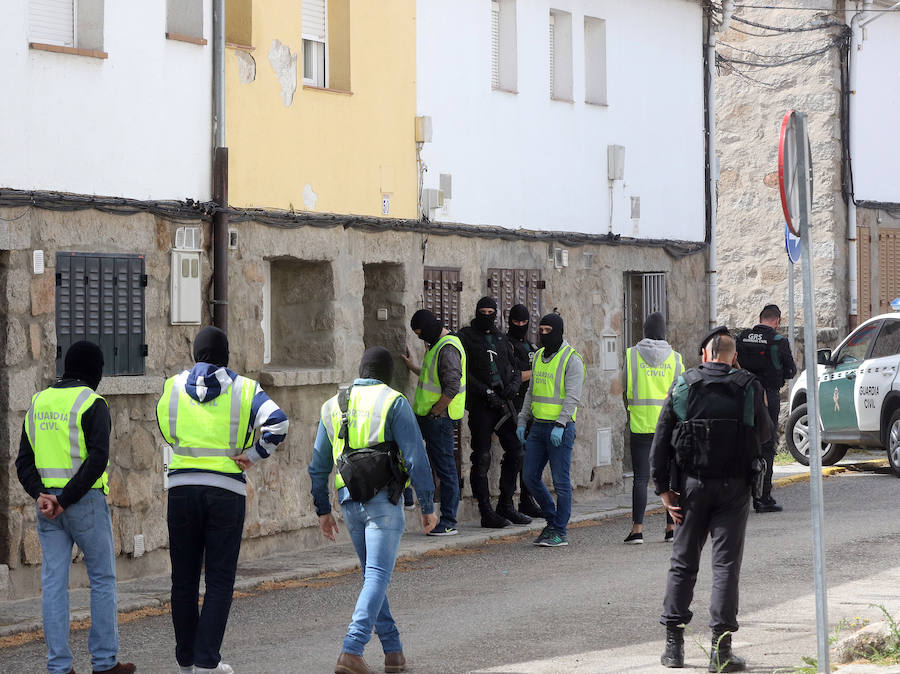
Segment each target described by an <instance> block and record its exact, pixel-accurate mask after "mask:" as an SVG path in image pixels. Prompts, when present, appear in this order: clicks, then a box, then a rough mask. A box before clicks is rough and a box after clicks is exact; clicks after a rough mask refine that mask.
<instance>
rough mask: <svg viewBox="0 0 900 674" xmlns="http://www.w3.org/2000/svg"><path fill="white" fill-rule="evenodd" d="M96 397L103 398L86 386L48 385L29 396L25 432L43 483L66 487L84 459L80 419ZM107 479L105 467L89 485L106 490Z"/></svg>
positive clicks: (105, 492) (49, 485)
mask: <svg viewBox="0 0 900 674" xmlns="http://www.w3.org/2000/svg"><path fill="white" fill-rule="evenodd" d="M97 400H103V398H102V397H101V396H99V395H97V394H96V393H94V391H93V390H91V389H90V388H88V387H87V386H72V387H66V388H52V387H51V388H48V389H45V390H43V391H40V392H39V393H36V394H35V395H34V397H32V399H31V407H29V408H28V412H27V413H26V414H25V434H26V435H27V436H28V441H29V442H30V443H31V447H32V449H33V450H34V465H35V468H37V470H38V473H39V474H40V476H41V482H42V483H43V485H44V486H45V487H65V486H66V485H67V484H68V483H69V480H71V479H72V478H73V477H75V473H77V472H78V469H79V468H81V465H82V464H83V463H84V461H85V459H87V444H86V443H85V438H84V429H83V428H82V427H81V419H82V417H83V416H84V413H85V412H87V411H88V410H89V409H90V408H91V406H92V405H93V404H94V402H95V401H97ZM103 402H104V404H105V403H106V401H105V400H104V401H103ZM107 465H108V462H107ZM107 482H108V478H107V475H106V471H105V470H104V471H103V474H102V475H101V476H100V478H99V479H98V480H97V481H96V482H94V484H92V485H91V488H92V489H102V490H103V493H104V494H108V493H109V486H108V485H107Z"/></svg>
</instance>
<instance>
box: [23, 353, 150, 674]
mask: <svg viewBox="0 0 900 674" xmlns="http://www.w3.org/2000/svg"><path fill="white" fill-rule="evenodd" d="M64 364H65V371H64V373H63V376H62V379H60V380H59V381H57V382H56V383H55V384H53V386H51V387H50V388H48V389H44V390H43V391H41V392H40V393H37V394H36V395H35V396H34V398H32V400H31V407H29V408H28V412H27V413H26V415H25V423H24V425H23V428H22V439H21V441H20V443H19V455H18V458H17V459H16V472H17V474H18V477H19V482H21V484H22V486H23V487H24V488H25V491H27V492H28V494H29V495H30V496H31V498H33V499H35V508H36V511H37V530H38V538H39V539H40V542H41V555H42V557H41V603H42V610H43V619H44V642H45V643H46V644H47V670H48V671H49V672H52V673H54V674H71V673H72V672H74V671H75V670H73V669H72V651H71V650H70V649H69V569H70V568H71V566H72V545H73V544H77V545H78V549H79V550H81V551H82V552H83V553H84V566H85V569H86V570H87V575H88V580H89V581H90V584H91V634H90V637H89V639H88V647H89V648H90V650H91V665H92V668H93V670H94V673H95V674H97V673H98V672H108V673H112V674H130V673H131V672H134V671H135V666H134V665H133V664H131V663H130V662H124V663H123V662H118V659H117V654H118V651H119V628H118V609H117V605H116V553H115V549H114V547H113V533H112V522H111V520H110V516H109V506H108V505H107V503H106V494H108V493H109V487H108V486H107V477H106V467H107V465H108V464H109V431H110V419H109V407H107V404H106V401H105V400H104V399H103V398H101V397H100V396H99V395H97V394H96V393H95V391H96V390H97V386H99V384H100V379H101V378H102V376H103V352H102V351H101V350H100V347H99V346H97V345H96V344H92V343H91V342H84V341H82V342H75V343H74V344H72V346H70V347H69V349H68V350H67V351H66V357H65V361H64Z"/></svg>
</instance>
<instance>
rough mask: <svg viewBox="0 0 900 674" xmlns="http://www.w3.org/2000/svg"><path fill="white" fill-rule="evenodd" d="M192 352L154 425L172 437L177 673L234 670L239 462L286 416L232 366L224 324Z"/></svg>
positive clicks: (243, 466)
mask: <svg viewBox="0 0 900 674" xmlns="http://www.w3.org/2000/svg"><path fill="white" fill-rule="evenodd" d="M194 360H195V361H196V362H195V363H194V366H193V368H191V370H184V371H183V372H181V373H179V374H176V375H175V376H174V377H169V379H167V380H166V383H165V386H164V388H163V394H162V397H161V398H160V399H159V402H158V403H157V405H156V419H157V421H158V422H159V430H160V432H161V433H162V436H163V439H164V440H165V441H166V442H167V443H169V445H171V446H172V460H171V463H170V464H169V469H168V478H169V494H168V513H167V521H168V526H169V557H170V559H171V562H172V625H173V627H174V629H175V659H176V660H177V661H178V666H179V669H180V672H181V673H182V674H190V673H191V672H197V674H207V673H210V672H215V673H216V674H231V673H232V671H233V670H232V668H231V667H230V666H229V665H227V664H225V663H224V662H222V657H221V653H220V652H219V649H220V648H221V646H222V638H223V636H224V634H225V625H226V623H227V622H228V614H229V612H230V610H231V598H232V593H233V590H234V578H235V574H236V572H237V561H238V554H239V553H240V550H241V534H242V533H243V529H244V509H245V501H246V493H247V485H246V482H247V480H246V478H245V477H244V471H245V470H247V469H248V468H250V467H251V466H252V465H253V464H254V463H256V462H257V461H259V460H260V459H264V458H266V457H268V456H269V454H270V453H271V452H272V451H273V450H274V449H275V447H277V446H278V445H279V444H281V442H283V441H284V438H285V435H286V434H287V430H288V420H287V417H286V416H285V414H284V412H282V411H281V409H280V408H279V407H278V405H276V404H275V402H274V401H273V400H272V399H271V398H269V396H268V395H266V393H265V392H264V391H263V390H262V388H261V387H260V386H259V384H258V383H256V382H255V381H254V380H252V379H249V378H247V377H242V376H240V375H238V374H236V373H235V372H233V371H231V370H229V369H228V367H227V366H228V360H229V349H228V338H227V337H226V336H225V333H224V332H223V331H222V330H220V329H218V328H214V327H206V328H203V329H202V330H200V332H198V333H197V337H196V338H195V339H194ZM254 435H255V439H254ZM204 564H205V575H206V594H205V595H204V598H203V607H202V610H198V605H197V604H198V596H199V583H200V571H201V568H202V567H203V566H204Z"/></svg>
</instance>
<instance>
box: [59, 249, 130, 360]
mask: <svg viewBox="0 0 900 674" xmlns="http://www.w3.org/2000/svg"><path fill="white" fill-rule="evenodd" d="M146 285H147V275H146V274H145V273H144V256H143V255H108V254H100V253H97V254H89V253H57V254H56V344H57V349H56V372H57V375H62V373H63V361H64V356H65V353H66V350H68V348H69V346H71V345H72V344H73V343H74V342H77V341H80V340H82V339H86V340H88V341H91V342H94V343H95V344H97V345H99V346H100V348H101V349H102V351H103V360H104V363H105V365H104V368H103V374H104V375H117V374H143V373H144V358H145V357H146V355H147V344H146V340H145V337H144V329H145V324H144V289H145V287H146Z"/></svg>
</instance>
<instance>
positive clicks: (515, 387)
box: [501, 378, 522, 400]
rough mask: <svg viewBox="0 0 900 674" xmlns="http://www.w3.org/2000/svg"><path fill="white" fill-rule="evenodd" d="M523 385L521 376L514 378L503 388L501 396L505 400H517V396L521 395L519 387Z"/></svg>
mask: <svg viewBox="0 0 900 674" xmlns="http://www.w3.org/2000/svg"><path fill="white" fill-rule="evenodd" d="M521 385H522V380H521V379H519V378H514V379H513V380H512V381H511V382H509V383H508V384H507V385H506V386H505V387H504V388H503V394H502V395H501V397H502V398H503V399H504V400H515V398H516V396H517V395H519V387H520V386H521Z"/></svg>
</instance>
